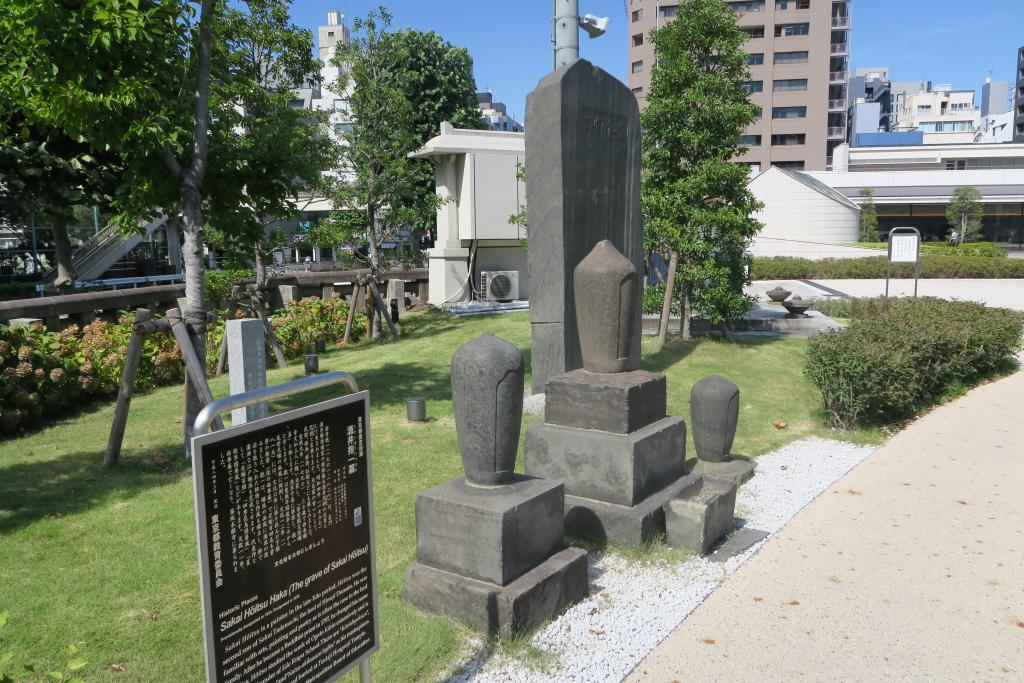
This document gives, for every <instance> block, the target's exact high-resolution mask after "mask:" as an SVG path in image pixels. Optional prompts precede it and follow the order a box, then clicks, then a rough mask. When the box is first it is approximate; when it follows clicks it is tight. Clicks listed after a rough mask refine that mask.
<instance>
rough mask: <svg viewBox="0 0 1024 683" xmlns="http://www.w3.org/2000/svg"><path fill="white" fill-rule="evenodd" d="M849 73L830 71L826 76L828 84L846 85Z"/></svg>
mask: <svg viewBox="0 0 1024 683" xmlns="http://www.w3.org/2000/svg"><path fill="white" fill-rule="evenodd" d="M849 74H850V72H849V71H830V72H829V74H828V82H829V83H846V81H847V76H849Z"/></svg>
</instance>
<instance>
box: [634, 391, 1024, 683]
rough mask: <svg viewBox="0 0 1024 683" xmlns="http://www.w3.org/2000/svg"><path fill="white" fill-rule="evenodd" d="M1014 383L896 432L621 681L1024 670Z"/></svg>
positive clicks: (1023, 433)
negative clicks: (627, 678)
mask: <svg viewBox="0 0 1024 683" xmlns="http://www.w3.org/2000/svg"><path fill="white" fill-rule="evenodd" d="M1021 396H1024V373H1022V372H1018V373H1016V374H1014V375H1011V376H1009V377H1007V378H1005V379H1002V380H1000V381H998V382H995V383H992V384H987V385H985V386H982V387H979V388H977V389H975V390H973V391H971V392H970V393H969V394H967V395H966V396H965V397H963V398H960V399H959V400H956V401H954V402H952V403H949V404H946V405H944V406H942V407H940V408H937V409H936V410H934V411H933V412H931V413H930V414H928V415H927V416H925V417H923V418H921V419H920V420H918V421H917V422H915V423H914V424H913V425H911V426H910V427H908V428H907V429H906V430H904V431H903V432H901V433H900V434H898V435H897V436H896V437H895V438H893V439H892V440H891V441H889V442H888V443H887V444H885V445H884V446H882V447H881V448H880V449H878V450H877V451H875V453H874V454H872V455H871V456H869V457H868V458H867V459H866V460H865V461H864V462H863V463H862V464H861V465H859V466H858V467H856V468H855V469H854V470H853V471H851V472H850V473H849V474H848V475H846V476H845V477H843V478H842V479H840V480H839V481H838V482H836V484H835V485H833V486H832V487H831V488H830V489H829V490H828V491H827V492H825V493H823V494H822V495H821V497H819V498H818V499H817V500H816V501H814V502H812V503H811V504H810V505H808V506H807V507H806V508H804V510H803V511H802V512H801V513H800V514H799V515H797V517H796V518H794V519H793V521H792V522H790V524H789V525H788V526H786V527H785V528H783V529H782V531H780V532H779V533H778V534H776V535H774V536H773V537H772V538H771V539H770V540H769V541H768V543H766V544H765V546H764V547H763V548H762V550H761V551H760V553H759V554H758V555H757V556H756V557H754V558H752V559H751V560H750V561H749V562H747V563H746V564H744V565H743V567H741V568H740V569H739V570H738V571H737V572H736V573H735V574H733V575H732V576H731V577H730V578H729V579H728V580H727V581H726V582H725V583H724V584H723V585H722V586H720V587H719V589H718V590H717V591H715V592H714V593H713V594H712V595H711V596H710V597H709V598H708V599H707V601H705V602H704V604H702V605H701V606H700V607H698V608H697V609H696V610H694V612H693V613H692V614H691V615H690V617H689V618H688V619H687V620H686V621H685V622H683V624H682V625H680V626H679V627H678V628H677V629H676V630H675V631H674V632H673V633H672V634H671V635H670V636H669V637H668V638H666V639H665V640H664V641H662V643H661V644H660V645H659V646H658V648H657V649H656V650H655V651H654V652H652V653H651V654H650V655H649V656H648V657H647V659H645V660H644V661H643V662H641V663H640V665H639V666H638V667H637V668H636V669H635V670H634V672H633V674H632V676H631V678H630V679H629V680H638V681H639V680H658V681H667V680H673V679H680V680H683V679H684V678H685V680H729V681H763V680H798V679H804V678H807V679H809V680H810V679H813V680H846V681H850V680H857V681H871V680H879V679H885V680H910V679H914V680H949V681H977V680H1021V679H1022V678H1024V660H1022V659H1021V657H1020V653H1021V647H1022V645H1021V644H1022V643H1024V583H1022V582H1021V580H1020V568H1021V566H1024V535H1022V532H1021V529H1024V498H1022V497H1021V496H1020V491H1019V488H1020V487H1019V482H1021V481H1024V449H1021V448H1020V444H1022V443H1024V422H1022V421H1021V420H1020V397H1021ZM751 662H756V666H752V665H751Z"/></svg>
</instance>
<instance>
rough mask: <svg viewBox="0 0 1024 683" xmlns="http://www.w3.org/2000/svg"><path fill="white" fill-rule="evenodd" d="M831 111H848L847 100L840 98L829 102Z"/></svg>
mask: <svg viewBox="0 0 1024 683" xmlns="http://www.w3.org/2000/svg"><path fill="white" fill-rule="evenodd" d="M828 110H829V111H846V98H845V97H839V98H836V99H834V100H829V101H828Z"/></svg>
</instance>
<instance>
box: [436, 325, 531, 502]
mask: <svg viewBox="0 0 1024 683" xmlns="http://www.w3.org/2000/svg"><path fill="white" fill-rule="evenodd" d="M524 376H525V372H524V366H523V356H522V354H520V353H519V349H517V348H516V347H515V346H513V345H512V344H509V343H508V342H507V341H505V340H504V339H500V338H498V337H495V336H494V335H493V334H490V333H487V334H482V335H480V336H479V337H477V338H476V339H473V340H472V341H469V342H466V343H465V344H463V345H462V346H461V347H459V350H458V351H456V352H455V355H454V356H452V401H453V403H454V405H455V430H456V432H457V434H458V437H459V452H460V453H461V455H462V467H463V469H464V470H465V471H466V481H468V482H469V483H470V484H477V485H482V486H495V485H498V484H508V483H510V482H511V481H512V475H513V472H514V470H515V466H516V451H517V450H518V449H519V427H520V424H521V423H522V420H523V378H524Z"/></svg>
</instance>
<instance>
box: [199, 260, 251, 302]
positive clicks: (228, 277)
mask: <svg viewBox="0 0 1024 683" xmlns="http://www.w3.org/2000/svg"><path fill="white" fill-rule="evenodd" d="M254 277H256V275H255V273H253V271H252V270H250V269H248V268H236V269H231V270H208V271H206V279H205V281H204V283H203V286H204V287H205V288H206V300H207V301H212V302H227V300H228V297H230V295H231V288H232V286H234V285H235V284H237V283H239V282H244V281H252V279H253V278H254Z"/></svg>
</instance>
